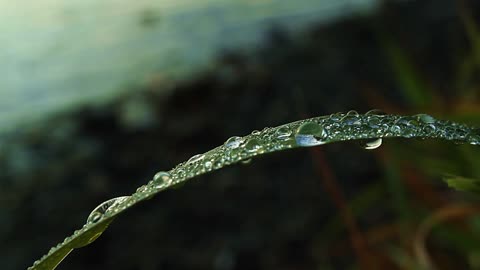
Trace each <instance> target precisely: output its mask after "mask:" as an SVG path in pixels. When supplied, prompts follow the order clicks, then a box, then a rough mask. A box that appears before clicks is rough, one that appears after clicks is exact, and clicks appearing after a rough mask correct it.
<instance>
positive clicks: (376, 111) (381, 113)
mask: <svg viewBox="0 0 480 270" xmlns="http://www.w3.org/2000/svg"><path fill="white" fill-rule="evenodd" d="M365 115H385V112H384V111H382V110H379V109H373V110H370V111H368V112H366V113H365Z"/></svg>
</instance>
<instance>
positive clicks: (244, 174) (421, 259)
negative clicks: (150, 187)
mask: <svg viewBox="0 0 480 270" xmlns="http://www.w3.org/2000/svg"><path fill="white" fill-rule="evenodd" d="M0 18H1V20H2V23H1V24H0V33H1V35H0V63H1V64H0V71H1V74H2V76H1V79H0V185H1V188H0V193H1V194H0V239H1V240H0V243H1V245H0V258H1V259H0V261H1V265H2V269H6V270H9V269H25V268H26V267H28V266H30V265H31V264H32V263H33V261H34V260H36V259H38V258H40V257H41V256H42V255H43V254H44V253H46V252H47V251H48V249H49V248H50V247H51V246H54V245H56V244H57V243H59V242H61V241H62V240H63V239H64V238H65V237H66V236H68V235H70V234H71V233H72V232H73V231H74V230H75V229H78V228H80V227H81V226H82V225H83V224H84V222H85V220H86V218H87V216H88V214H89V213H90V212H91V210H92V209H93V208H95V207H96V206H97V205H98V204H99V203H101V202H103V201H105V200H108V199H110V198H113V197H117V196H122V195H128V194H131V193H132V192H134V191H135V189H136V188H137V187H138V186H140V185H142V184H144V183H146V182H147V181H148V180H149V179H151V177H152V175H153V174H154V173H155V172H157V171H160V170H168V169H170V168H172V167H174V166H175V165H176V164H178V163H180V162H182V161H185V160H187V159H188V158H189V157H190V156H192V155H194V154H197V153H201V152H205V151H207V150H209V149H212V148H214V147H215V146H218V145H220V144H222V143H223V142H224V141H225V140H226V139H227V138H229V137H231V136H234V135H239V136H241V135H246V134H248V133H250V132H251V131H252V130H255V129H258V130H260V129H263V128H264V127H269V126H277V125H280V124H283V123H287V122H291V121H294V120H298V119H302V118H307V117H313V116H319V115H325V114H330V113H334V112H342V111H343V112H345V111H349V110H351V109H355V110H357V111H359V112H362V113H363V112H366V111H368V110H370V109H380V110H382V111H384V112H386V113H401V114H416V113H428V114H431V115H433V116H435V117H438V118H441V119H449V120H454V121H459V122H462V123H466V124H469V125H472V126H480V106H479V105H480V2H479V1H476V0H470V1H469V0H464V1H460V0H457V1H454V0H425V1H406V0H403V1H402V0H397V1H394V0H390V1H387V0H383V1H382V0H337V1H327V0H316V1H315V0H296V1H286V0H261V1H259V0H256V1H253V0H243V1H233V0H202V1H197V0H195V1H194V0H181V1H174V0H163V1H153V0H142V1H126V0H125V1H114V0H102V1H98V0H95V1H94V0H85V1H80V0H74V1H60V0H41V1H35V2H28V3H27V2H25V1H20V2H19V1H16V2H11V1H0ZM477 148H478V147H473V146H470V145H457V144H453V143H447V142H443V141H434V140H425V141H420V140H412V139H410V140H402V139H396V140H393V139H392V140H386V141H384V143H383V145H382V146H381V147H380V148H378V149H375V150H369V151H367V150H364V149H362V148H361V147H359V146H358V145H357V144H356V143H338V144H332V145H324V146H321V147H316V148H314V149H296V150H292V151H287V152H283V153H275V154H271V155H268V156H262V157H259V158H256V159H255V160H253V162H251V163H249V164H247V165H236V166H232V167H229V168H224V169H222V170H220V171H218V172H215V173H212V174H208V175H205V176H201V177H198V179H196V180H193V181H190V182H188V183H186V184H184V185H182V186H181V187H179V188H175V189H172V190H168V191H165V192H163V193H162V194H160V195H159V196H157V197H155V198H153V199H152V200H151V201H148V203H145V204H142V205H141V206H139V207H136V208H134V209H132V210H131V211H128V212H127V213H125V214H124V215H122V216H120V217H119V218H117V220H116V221H115V222H114V223H113V224H112V225H111V226H110V228H109V229H108V230H107V231H106V232H105V233H104V234H103V235H102V236H101V237H100V238H99V239H98V240H97V241H95V242H94V243H92V244H91V245H89V246H87V247H85V248H82V249H78V250H74V252H72V254H70V255H69V256H68V257H67V258H66V259H65V260H64V261H63V263H62V264H60V266H59V267H58V269H119V270H122V269H125V270H127V269H132V270H133V269H142V270H143V269H145V270H153V269H216V270H235V269H252V270H255V269H277V270H283V269H284V270H287V269H480V216H479V212H480V200H479V198H480V196H479V195H475V194H472V193H469V192H461V191H455V190H453V189H450V188H448V187H447V184H446V183H445V182H444V181H443V179H444V178H445V177H446V176H448V175H450V176H451V175H453V176H458V177H464V178H460V179H463V180H465V179H471V180H474V179H480V151H479V149H477Z"/></svg>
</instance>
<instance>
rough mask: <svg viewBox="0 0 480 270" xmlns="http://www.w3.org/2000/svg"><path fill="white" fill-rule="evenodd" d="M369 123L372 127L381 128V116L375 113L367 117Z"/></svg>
mask: <svg viewBox="0 0 480 270" xmlns="http://www.w3.org/2000/svg"><path fill="white" fill-rule="evenodd" d="M367 124H368V126H369V127H370V128H373V129H378V128H380V118H379V117H378V116H375V115H371V116H369V117H368V118H367Z"/></svg>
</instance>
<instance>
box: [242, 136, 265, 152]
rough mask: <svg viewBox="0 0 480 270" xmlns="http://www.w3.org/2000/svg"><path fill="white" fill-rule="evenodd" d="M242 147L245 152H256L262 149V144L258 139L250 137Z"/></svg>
mask: <svg viewBox="0 0 480 270" xmlns="http://www.w3.org/2000/svg"><path fill="white" fill-rule="evenodd" d="M244 148H245V150H246V151H247V152H250V153H258V152H260V151H261V150H262V145H261V144H260V141H258V140H257V139H255V138H252V139H250V140H248V141H247V142H246V143H245V145H244Z"/></svg>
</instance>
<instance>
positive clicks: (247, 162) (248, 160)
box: [240, 158, 252, 164]
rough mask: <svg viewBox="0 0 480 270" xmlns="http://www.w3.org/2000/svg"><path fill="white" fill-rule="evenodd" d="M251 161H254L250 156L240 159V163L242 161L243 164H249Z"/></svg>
mask: <svg viewBox="0 0 480 270" xmlns="http://www.w3.org/2000/svg"><path fill="white" fill-rule="evenodd" d="M250 162H252V159H251V158H249V159H244V160H242V161H240V163H242V164H249V163H250Z"/></svg>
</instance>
